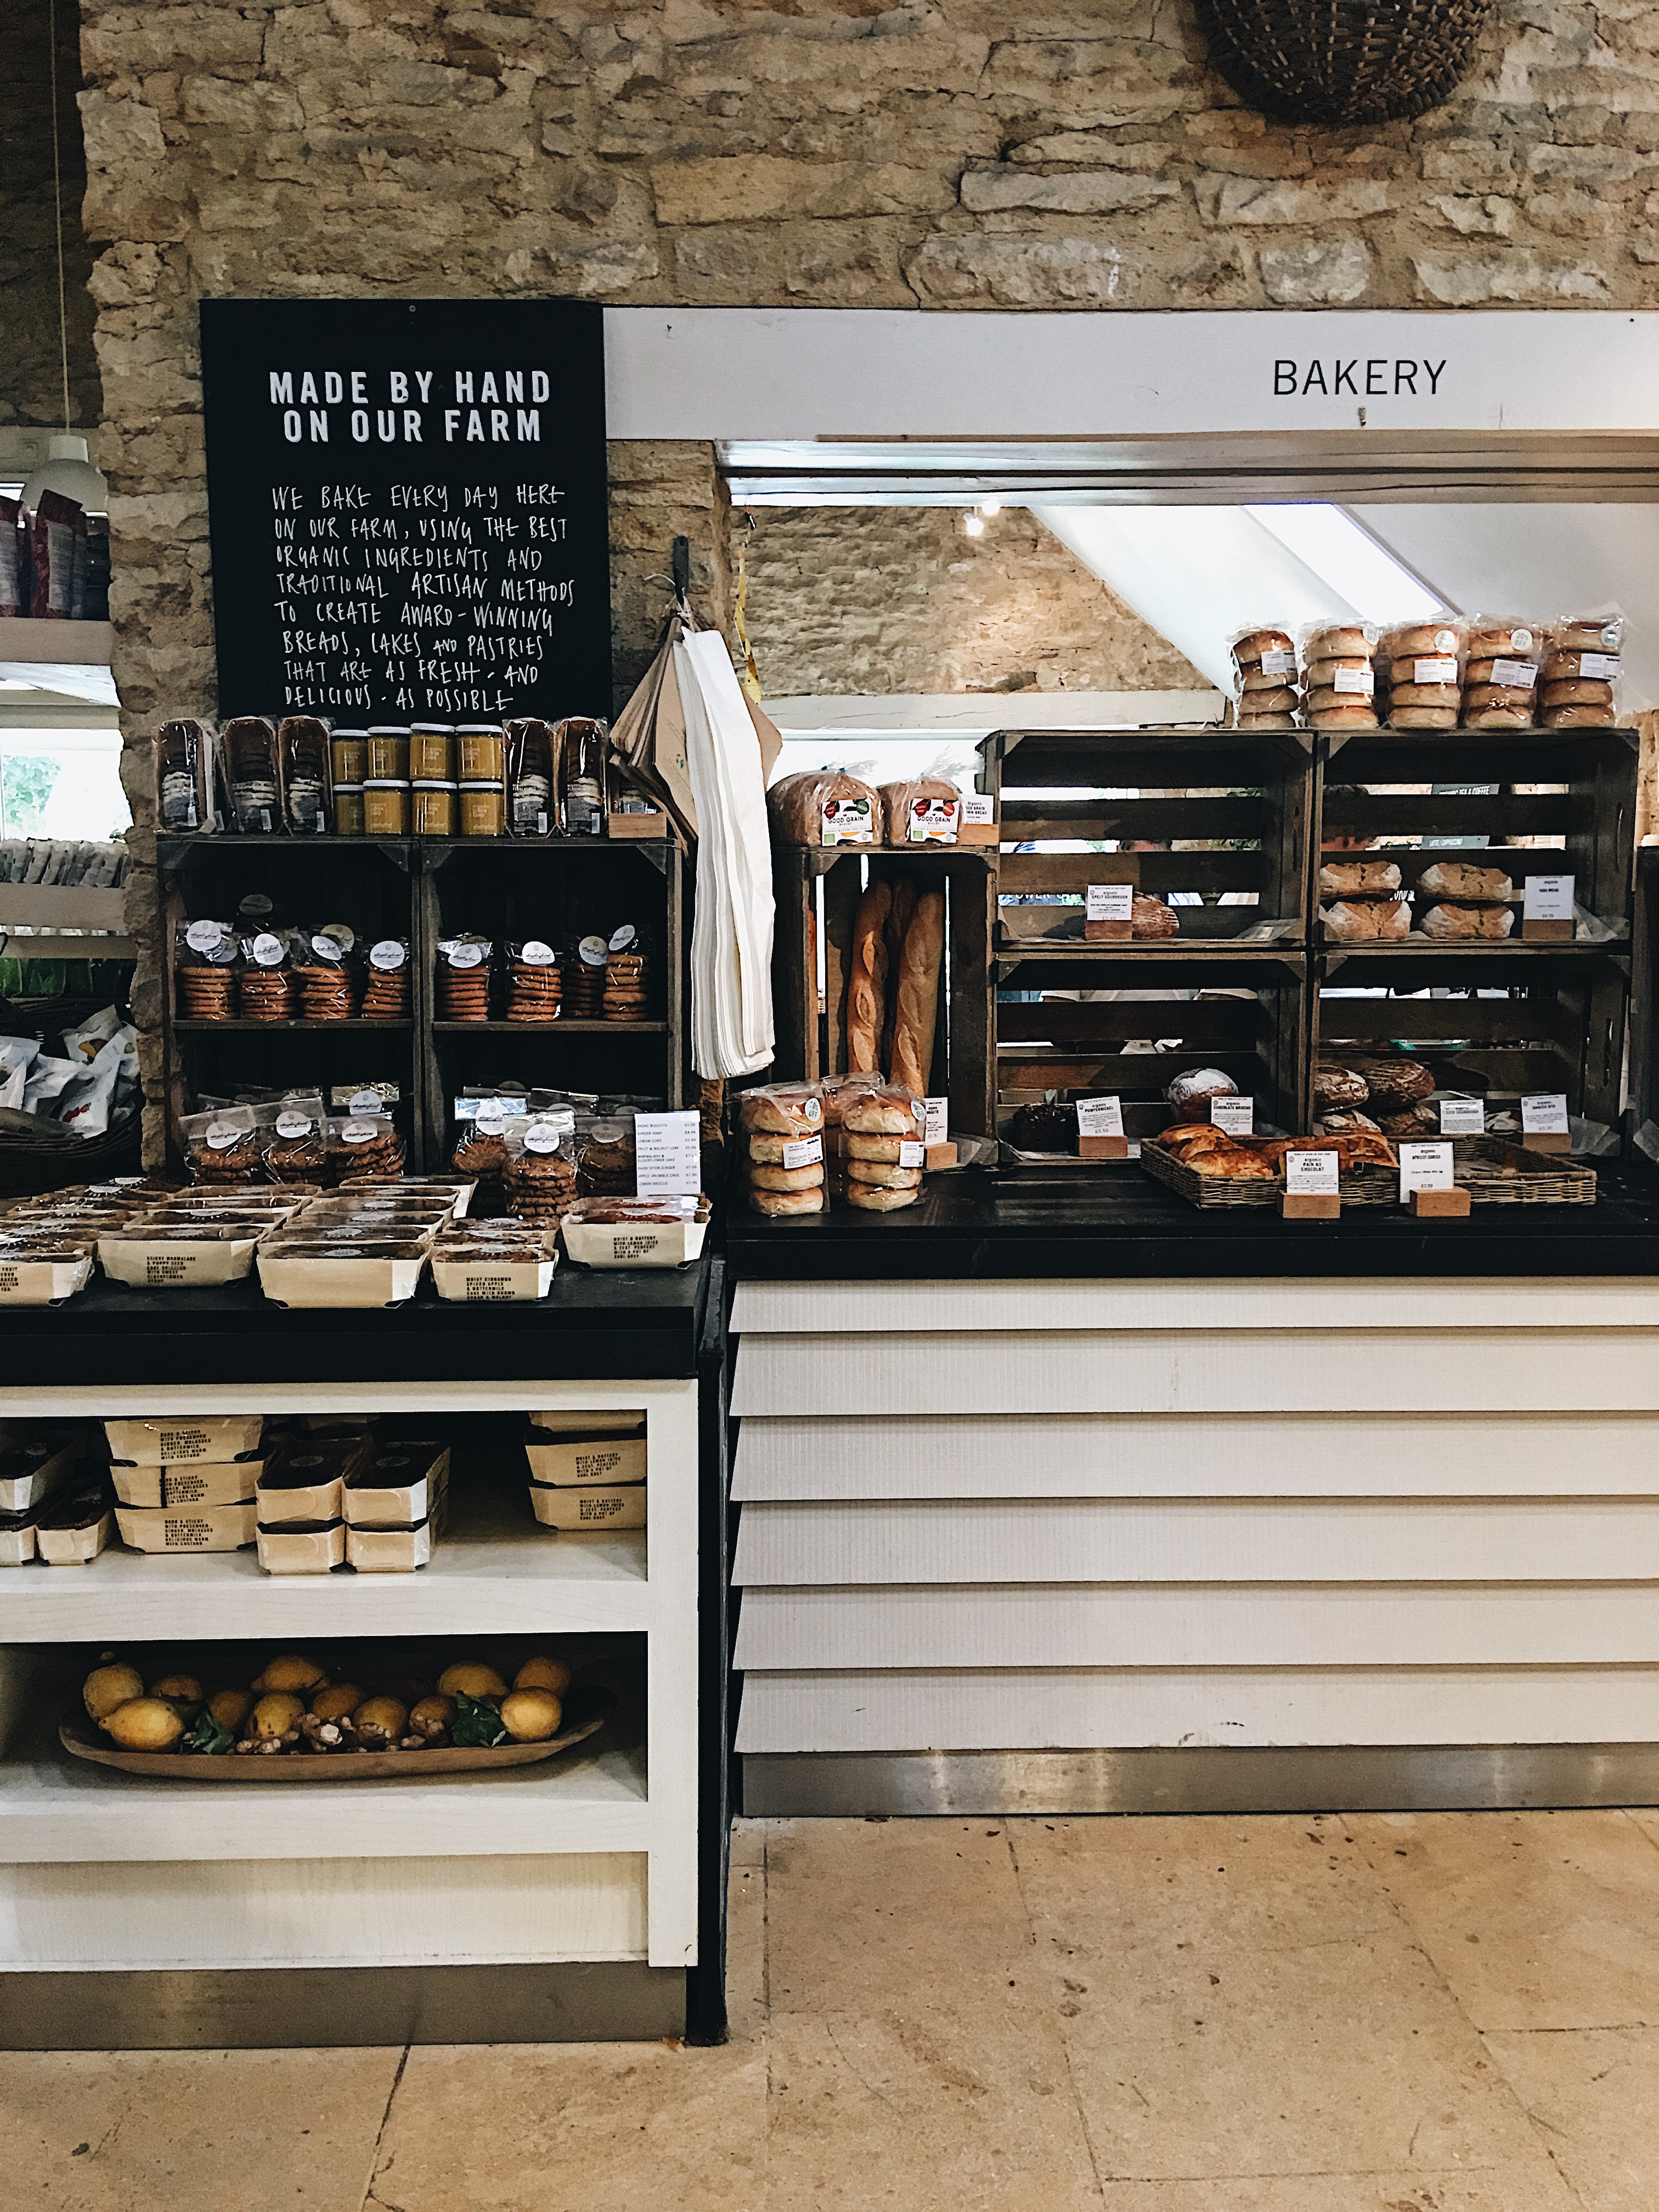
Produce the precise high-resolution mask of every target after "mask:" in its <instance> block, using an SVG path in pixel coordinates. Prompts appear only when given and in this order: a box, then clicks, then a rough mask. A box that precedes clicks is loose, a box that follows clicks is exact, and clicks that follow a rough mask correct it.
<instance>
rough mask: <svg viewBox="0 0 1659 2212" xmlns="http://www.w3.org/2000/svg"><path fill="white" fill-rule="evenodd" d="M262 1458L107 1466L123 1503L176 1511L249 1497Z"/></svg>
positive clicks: (261, 1470) (235, 1502)
mask: <svg viewBox="0 0 1659 2212" xmlns="http://www.w3.org/2000/svg"><path fill="white" fill-rule="evenodd" d="M264 1468H265V1462H264V1460H263V1459H258V1458H255V1459H231V1460H211V1459H210V1460H200V1461H197V1462H194V1463H191V1464H187V1465H185V1466H184V1467H125V1466H121V1465H119V1464H118V1465H116V1466H113V1467H112V1468H111V1469H110V1474H111V1476H112V1480H113V1481H114V1484H115V1495H116V1498H117V1499H118V1501H119V1503H120V1504H123V1505H136V1506H142V1507H143V1508H145V1509H146V1510H150V1511H154V1510H155V1509H156V1508H157V1507H159V1506H167V1507H171V1508H172V1509H173V1511H175V1512H178V1511H180V1510H183V1509H184V1508H185V1507H198V1506H214V1505H240V1504H242V1503H243V1502H244V1501H245V1500H246V1499H247V1498H252V1495H253V1493H254V1490H255V1488H256V1487H257V1486H258V1480H259V1477H260V1476H261V1475H262V1474H264Z"/></svg>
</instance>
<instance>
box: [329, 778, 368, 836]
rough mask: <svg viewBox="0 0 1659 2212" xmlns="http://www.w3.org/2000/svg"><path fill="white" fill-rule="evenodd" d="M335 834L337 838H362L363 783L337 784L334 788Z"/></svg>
mask: <svg viewBox="0 0 1659 2212" xmlns="http://www.w3.org/2000/svg"><path fill="white" fill-rule="evenodd" d="M334 834H335V836H337V837H362V836H365V835H366V834H367V832H366V831H365V830H364V828H363V787H362V784H361V783H337V784H336V785H335V787H334Z"/></svg>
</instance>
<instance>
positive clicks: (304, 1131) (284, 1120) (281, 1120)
mask: <svg viewBox="0 0 1659 2212" xmlns="http://www.w3.org/2000/svg"><path fill="white" fill-rule="evenodd" d="M311 1127H312V1122H311V1116H310V1115H309V1114H279V1115H277V1116H276V1133H277V1135H278V1136H279V1137H308V1136H309V1135H310V1134H311Z"/></svg>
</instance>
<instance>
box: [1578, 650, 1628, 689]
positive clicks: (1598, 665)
mask: <svg viewBox="0 0 1659 2212" xmlns="http://www.w3.org/2000/svg"><path fill="white" fill-rule="evenodd" d="M1624 665H1625V664H1624V662H1623V660H1622V659H1620V655H1619V654H1618V653H1580V654H1579V656H1578V673H1579V674H1580V675H1581V676H1589V677H1590V678H1594V680H1595V682H1597V683H1598V684H1613V683H1616V682H1617V681H1618V679H1619V674H1620V670H1621V669H1622V668H1623V667H1624Z"/></svg>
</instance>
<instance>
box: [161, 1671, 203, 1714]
mask: <svg viewBox="0 0 1659 2212" xmlns="http://www.w3.org/2000/svg"><path fill="white" fill-rule="evenodd" d="M149 1693H150V1695H151V1697H152V1698H165V1699H167V1703H168V1704H169V1705H190V1706H191V1707H192V1708H195V1709H197V1710H198V1711H199V1709H200V1706H201V1703H202V1686H201V1684H200V1683H199V1682H198V1681H197V1679H196V1677H195V1675H194V1674H162V1675H161V1676H160V1677H158V1679H157V1680H155V1681H154V1682H152V1683H151V1684H150V1686H149Z"/></svg>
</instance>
